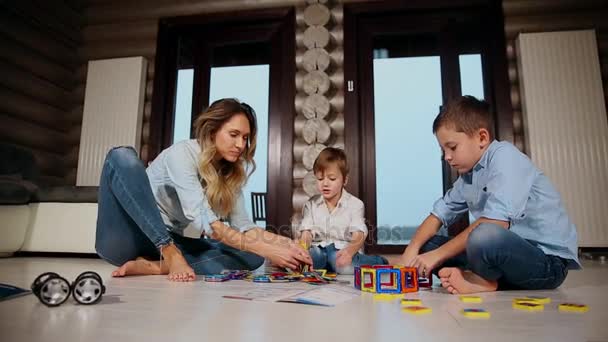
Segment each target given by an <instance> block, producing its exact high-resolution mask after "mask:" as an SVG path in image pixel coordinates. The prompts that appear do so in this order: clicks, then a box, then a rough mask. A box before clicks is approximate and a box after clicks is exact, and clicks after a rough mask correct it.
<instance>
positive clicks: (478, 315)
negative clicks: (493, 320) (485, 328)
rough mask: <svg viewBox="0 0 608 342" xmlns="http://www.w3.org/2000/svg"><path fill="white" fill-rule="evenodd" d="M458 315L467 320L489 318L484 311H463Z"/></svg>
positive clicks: (488, 314)
mask: <svg viewBox="0 0 608 342" xmlns="http://www.w3.org/2000/svg"><path fill="white" fill-rule="evenodd" d="M460 313H461V314H462V315H463V316H465V317H468V318H490V313H489V312H488V311H486V310H484V309H477V308H475V309H463V310H462V311H460Z"/></svg>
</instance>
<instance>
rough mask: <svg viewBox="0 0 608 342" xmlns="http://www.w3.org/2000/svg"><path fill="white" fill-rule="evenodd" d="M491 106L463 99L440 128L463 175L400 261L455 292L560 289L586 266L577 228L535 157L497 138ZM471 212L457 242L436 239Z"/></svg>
mask: <svg viewBox="0 0 608 342" xmlns="http://www.w3.org/2000/svg"><path fill="white" fill-rule="evenodd" d="M492 127H493V124H492V119H491V115H490V112H489V106H488V104H487V103H486V102H484V101H479V100H477V99H475V98H474V97H472V96H463V97H461V98H459V99H457V100H455V101H453V102H451V103H449V104H448V105H447V106H446V108H445V109H444V110H443V111H442V112H441V113H439V115H438V116H437V118H436V119H435V121H434V123H433V133H435V135H436V137H437V140H438V142H439V145H440V146H441V149H442V150H443V153H444V158H445V160H446V161H447V162H448V163H449V164H450V166H451V167H453V168H455V169H456V170H457V171H458V173H459V174H460V177H459V178H458V180H456V182H455V183H454V186H453V187H452V189H450V190H449V191H448V192H446V194H445V195H444V196H443V198H441V199H439V200H437V201H436V202H435V205H434V207H433V211H432V212H431V215H429V216H428V217H427V218H426V219H425V220H424V222H423V223H422V225H421V226H420V227H419V228H418V230H417V231H416V233H415V234H414V237H413V238H412V240H411V242H410V244H409V245H408V247H407V248H406V249H405V251H404V253H403V255H402V257H401V260H400V261H401V263H402V264H404V265H407V266H413V267H417V268H418V270H419V272H420V273H421V274H423V275H425V274H427V275H428V274H431V272H432V271H433V270H436V269H439V268H441V269H439V272H437V274H438V276H439V278H440V279H441V284H442V286H443V287H445V288H446V289H447V290H448V291H449V292H450V293H453V294H457V293H463V294H464V293H473V292H484V291H496V290H497V289H499V288H500V289H529V290H535V289H553V288H556V287H558V286H559V285H560V284H561V283H562V282H563V281H564V280H565V278H566V275H567V274H568V269H578V268H580V263H579V261H578V257H577V234H576V227H575V226H574V224H573V223H572V222H571V221H570V219H569V217H568V215H567V213H566V210H565V209H564V206H563V203H562V201H561V198H560V195H559V193H558V192H557V191H556V189H555V188H554V186H553V185H552V184H551V182H550V181H549V179H548V178H547V177H546V176H545V175H544V174H543V173H542V172H541V171H540V170H538V169H537V168H536V167H535V166H534V165H533V164H532V162H531V161H530V159H529V158H528V157H527V156H526V155H524V154H523V153H521V152H520V151H519V150H518V149H517V148H516V147H515V146H513V145H512V144H510V143H508V142H499V141H496V140H494V138H493V136H492V133H491V132H492V129H491V128H492ZM467 211H470V213H471V215H472V216H473V217H474V218H475V220H474V221H473V222H472V223H471V224H470V225H469V226H468V227H467V228H466V229H465V230H464V231H462V232H461V233H460V234H458V235H457V236H455V237H454V238H448V237H444V236H439V235H435V234H436V233H437V231H438V230H439V228H440V227H441V226H442V225H443V226H446V227H448V226H450V225H451V224H453V223H454V222H455V221H456V220H457V218H458V217H459V216H461V215H462V214H465V213H466V212H467Z"/></svg>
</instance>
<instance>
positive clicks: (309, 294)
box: [223, 285, 361, 306]
mask: <svg viewBox="0 0 608 342" xmlns="http://www.w3.org/2000/svg"><path fill="white" fill-rule="evenodd" d="M360 295H361V292H360V291H357V290H355V289H351V288H349V287H345V286H331V285H327V286H317V287H313V288H310V289H307V290H302V289H289V288H272V287H268V288H262V287H259V288H255V289H251V290H248V291H244V292H240V293H235V294H231V295H225V296H223V297H224V298H230V299H245V300H252V301H263V302H283V303H298V304H310V305H321V306H335V305H338V304H340V303H344V302H346V301H349V300H351V299H353V298H355V297H358V296H360Z"/></svg>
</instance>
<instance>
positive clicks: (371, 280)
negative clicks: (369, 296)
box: [361, 267, 376, 293]
mask: <svg viewBox="0 0 608 342" xmlns="http://www.w3.org/2000/svg"><path fill="white" fill-rule="evenodd" d="M361 291H363V292H371V293H375V292H376V270H375V269H373V268H369V267H362V268H361Z"/></svg>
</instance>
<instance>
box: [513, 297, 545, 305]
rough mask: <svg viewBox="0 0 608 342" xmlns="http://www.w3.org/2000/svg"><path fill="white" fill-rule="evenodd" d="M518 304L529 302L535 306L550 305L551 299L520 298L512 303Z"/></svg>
mask: <svg viewBox="0 0 608 342" xmlns="http://www.w3.org/2000/svg"><path fill="white" fill-rule="evenodd" d="M516 300H517V301H518V302H531V303H536V304H549V303H551V298H549V297H540V296H525V297H522V298H515V299H514V300H513V301H516Z"/></svg>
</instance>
